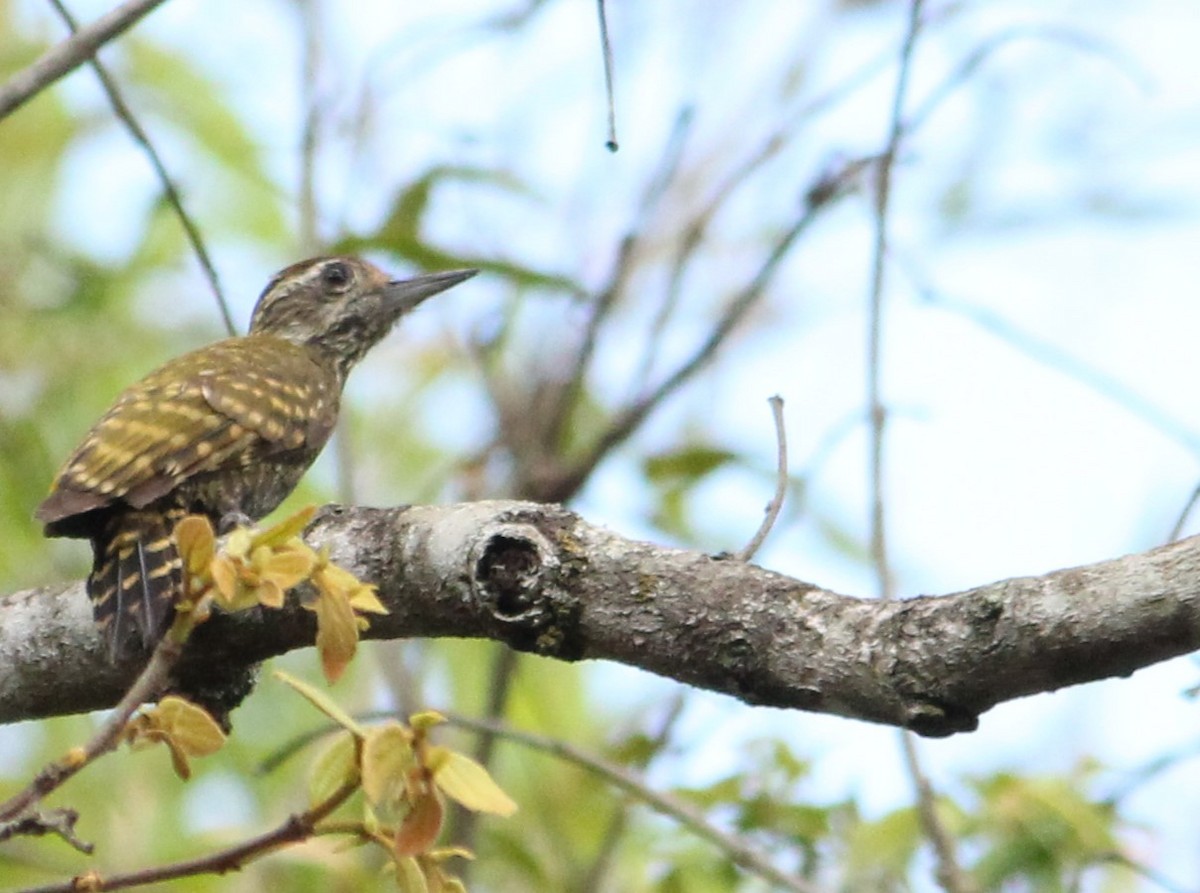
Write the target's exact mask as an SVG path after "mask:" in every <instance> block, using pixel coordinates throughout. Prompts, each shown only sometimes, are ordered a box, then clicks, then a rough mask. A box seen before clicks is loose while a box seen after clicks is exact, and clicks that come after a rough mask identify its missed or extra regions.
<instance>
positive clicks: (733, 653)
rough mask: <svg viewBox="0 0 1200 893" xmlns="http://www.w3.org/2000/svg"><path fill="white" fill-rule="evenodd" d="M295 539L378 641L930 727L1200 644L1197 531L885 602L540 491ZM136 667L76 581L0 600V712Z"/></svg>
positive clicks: (67, 697)
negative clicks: (500, 649)
mask: <svg viewBox="0 0 1200 893" xmlns="http://www.w3.org/2000/svg"><path fill="white" fill-rule="evenodd" d="M308 539H309V542H311V543H312V544H314V545H322V544H327V545H328V546H329V547H330V548H331V550H332V553H333V556H334V558H335V560H337V561H338V562H339V563H341V564H344V565H345V566H347V567H349V568H350V569H352V570H354V571H355V572H357V573H358V574H359V575H360V576H361V577H362V578H363V579H366V580H370V581H372V582H375V583H377V584H378V585H379V589H380V595H381V597H382V598H383V600H384V602H385V603H386V604H387V606H388V608H389V609H390V611H391V613H390V614H389V615H387V616H386V617H379V618H374V617H373V618H372V623H371V629H370V631H369V633H368V636H369V637H371V638H402V637H403V638H414V637H432V636H457V637H468V638H490V639H496V640H498V641H502V642H506V643H507V644H509V645H510V646H511V647H513V648H516V649H519V650H522V651H531V652H535V653H538V654H542V655H545V656H549V657H555V658H559V659H562V660H581V659H589V658H601V659H607V660H615V661H619V662H621V663H625V664H629V665H631V666H637V667H642V668H644V669H646V670H650V671H652V672H654V673H658V674H660V675H663V676H669V677H671V678H673V679H677V680H679V681H681V682H685V683H688V684H691V685H696V686H700V687H702V688H708V689H712V690H714V691H720V692H725V693H727V694H730V695H733V696H734V697H737V698H740V699H741V700H743V701H745V702H747V703H750V704H764V705H770V706H774V707H783V708H794V709H800V710H812V711H820V712H824V713H833V714H838V715H841V716H846V717H851V718H856V719H865V720H871V721H874V722H881V723H888V724H891V725H896V726H904V727H907V728H910V729H913V730H914V731H917V732H919V733H921V734H924V735H948V734H951V733H953V732H960V731H967V730H970V729H973V728H974V727H975V725H976V723H977V721H978V717H979V715H980V714H981V713H983V712H984V711H985V710H987V709H988V708H990V707H992V706H993V705H995V704H997V703H1000V702H1001V701H1006V700H1009V699H1012V698H1016V697H1020V696H1022V695H1027V694H1032V693H1034V692H1042V691H1052V690H1054V689H1057V688H1061V687H1062V686H1065V685H1072V684H1075V683H1079V682H1086V681H1089V680H1094V679H1101V678H1104V677H1108V676H1122V675H1128V674H1130V673H1132V672H1133V671H1134V670H1136V669H1138V668H1139V667H1144V666H1147V665H1149V664H1152V663H1155V662H1157V661H1161V660H1164V659H1166V658H1169V657H1173V656H1175V655H1179V654H1183V653H1186V652H1188V651H1191V650H1193V649H1195V648H1197V647H1200V538H1194V539H1190V540H1185V541H1183V542H1180V543H1176V544H1174V545H1170V546H1166V547H1163V548H1160V549H1156V550H1153V551H1151V552H1146V553H1143V554H1139V555H1132V556H1127V557H1124V558H1118V559H1115V560H1112V561H1105V562H1101V563H1099V564H1094V565H1090V566H1087V567H1082V568H1073V569H1069V570H1062V571H1056V572H1054V573H1051V574H1047V575H1045V576H1042V577H1023V578H1017V579H1012V580H1004V581H1001V582H998V583H991V584H988V585H985V586H980V587H978V588H976V589H972V590H968V591H966V592H960V593H955V594H952V595H943V596H936V597H931V596H925V597H920V598H913V599H906V600H902V601H895V602H879V601H873V600H863V599H858V598H853V597H850V596H845V595H839V594H837V593H834V592H829V591H827V590H823V589H820V588H818V587H816V586H814V585H812V584H810V583H804V582H802V581H799V580H794V579H791V578H789V577H785V576H783V575H781V574H776V573H772V572H770V571H766V570H763V569H762V568H759V567H756V566H754V565H749V564H743V563H740V562H736V561H729V560H720V559H718V558H714V557H711V556H708V555H704V554H701V553H697V552H687V551H683V550H678V549H667V548H663V547H660V546H655V545H652V544H650V543H644V542H636V541H631V540H627V539H624V538H622V537H620V536H617V535H616V534H614V533H612V532H610V531H607V530H604V529H602V528H599V527H596V526H593V525H590V524H588V523H587V522H585V521H584V520H583V519H581V518H580V517H579V516H577V515H575V514H574V513H572V512H569V511H566V510H564V509H562V508H560V507H558V506H552V505H538V504H533V503H521V502H479V503H470V504H464V505H453V506H418V507H411V508H397V509H366V508H338V507H330V508H328V509H326V510H325V511H324V512H323V513H322V515H321V516H320V517H319V518H318V520H317V522H316V523H315V524H314V525H313V527H312V529H311V530H310V533H309V535H308ZM313 635H314V625H313V619H312V616H311V615H310V614H309V613H308V612H307V611H304V610H303V609H301V608H299V607H297V606H296V605H294V604H292V605H289V607H287V608H285V609H283V610H281V611H268V610H259V611H254V612H249V613H247V614H244V615H238V616H233V617H229V616H225V617H217V618H214V619H213V620H211V621H210V622H209V623H207V624H205V626H203V627H202V628H200V629H199V630H198V631H197V634H196V636H195V637H194V639H193V641H192V642H191V643H189V646H188V655H187V657H185V662H186V663H189V664H190V665H191V667H190V670H189V675H192V674H195V673H199V674H201V675H203V674H204V673H205V667H206V666H207V667H222V668H223V669H224V670H226V671H228V670H230V669H231V668H234V667H239V668H240V667H245V666H247V665H249V664H252V663H254V662H256V661H259V660H263V659H265V658H268V657H272V656H274V655H277V654H282V653H283V652H285V651H289V650H291V649H294V648H300V647H304V646H306V645H308V644H310V643H311V642H312V640H313ZM135 671H136V666H133V665H125V666H120V667H110V666H108V665H107V664H106V662H105V657H104V653H103V648H102V646H101V642H100V639H99V637H98V635H97V634H96V632H95V630H94V627H93V626H92V623H91V618H90V612H89V609H88V605H87V600H86V598H85V597H84V593H83V585H82V583H75V584H71V585H69V586H56V587H46V588H42V589H37V590H29V591H25V592H19V593H15V594H13V595H9V596H6V597H4V598H0V722H11V721H14V720H19V719H27V718H36V717H44V716H51V715H56V714H62V713H73V712H78V711H81V710H91V709H97V708H102V707H108V706H111V705H112V704H114V703H115V702H116V701H117V700H118V698H119V697H120V695H121V694H122V692H123V690H124V688H125V686H127V685H128V684H129V682H130V680H131V679H132V677H133V675H134V673H135Z"/></svg>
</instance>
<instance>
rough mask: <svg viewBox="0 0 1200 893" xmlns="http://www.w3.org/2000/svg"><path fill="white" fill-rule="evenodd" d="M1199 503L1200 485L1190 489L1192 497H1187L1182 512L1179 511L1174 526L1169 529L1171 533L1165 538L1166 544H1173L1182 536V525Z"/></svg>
mask: <svg viewBox="0 0 1200 893" xmlns="http://www.w3.org/2000/svg"><path fill="white" fill-rule="evenodd" d="M1197 502H1200V484H1197V485H1196V486H1195V487H1194V488H1192V495H1191V496H1189V497H1188V501H1187V502H1186V503H1185V504H1184V506H1183V510H1182V511H1180V513H1179V517H1178V518H1176V519H1175V524H1174V526H1172V527H1171V533H1170V534H1169V535H1168V536H1167V542H1168V543H1173V542H1175V540H1177V539H1179V537H1180V536H1182V535H1183V525H1184V524H1186V523H1187V519H1188V516H1189V515H1190V514H1191V513H1192V509H1194V508H1195V507H1196V503H1197Z"/></svg>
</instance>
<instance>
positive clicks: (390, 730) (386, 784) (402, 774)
mask: <svg viewBox="0 0 1200 893" xmlns="http://www.w3.org/2000/svg"><path fill="white" fill-rule="evenodd" d="M415 764H416V755H415V754H414V753H413V747H412V736H411V734H410V733H409V732H408V730H407V729H405V728H404V727H403V726H402V725H400V723H397V722H391V723H387V724H386V725H383V726H378V727H376V728H373V729H368V730H367V737H366V738H364V739H363V750H362V779H363V793H365V794H366V795H367V799H368V800H370V801H371V804H372V805H373V806H375V807H377V808H381V809H383V810H384V811H387V809H388V808H392V807H394V806H395V804H396V803H398V802H399V800H400V799H401V797H403V795H404V792H405V784H406V779H407V774H408V771H409V769H411V768H412V767H413V766H414V765H415Z"/></svg>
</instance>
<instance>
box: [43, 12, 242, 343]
mask: <svg viewBox="0 0 1200 893" xmlns="http://www.w3.org/2000/svg"><path fill="white" fill-rule="evenodd" d="M50 5H51V6H53V7H54V9H55V11H56V12H57V13H58V14H59V16H60V17H61V18H62V20H63V21H64V22H65V23H66V25H67V27H68V28H70V29H71V33H72V34H78V33H79V24H78V23H77V22H76V21H75V17H74V16H73V15H71V12H70V10H68V9H67V7H66V6H64V5H63V3H62V0H50ZM89 64H90V65H91V66H92V70H93V71H95V72H96V78H97V79H98V80H99V81H100V86H101V87H103V88H104V93H105V95H107V96H108V102H109V104H110V105H111V106H112V108H113V112H114V113H115V114H116V116H117V118H118V119H119V120H120V121H121V123H122V124H124V125H125V129H126V130H128V131H129V135H130V136H132V137H133V141H134V142H135V143H137V144H138V145H139V146H140V147H141V149H142V151H143V152H145V153H146V157H147V158H148V159H149V161H150V166H151V167H152V168H154V173H155V175H156V176H157V177H158V181H159V183H160V184H161V185H162V191H163V196H164V197H165V198H166V200H167V204H169V205H170V206H171V210H172V211H174V212H175V216H176V217H177V218H179V224H180V226H182V227H183V233H184V235H185V236H186V237H187V240H188V244H189V245H191V247H192V253H193V254H195V255H196V260H197V261H198V262H199V263H200V270H201V271H202V272H203V273H204V278H205V279H206V280H208V287H209V290H211V291H212V293H213V298H214V299H215V300H216V302H217V309H218V310H219V311H220V312H221V320H222V322H223V323H224V324H225V331H227V332H228V333H229V334H230V335H236V334H237V326H236V325H234V322H233V314H231V313H230V312H229V302H228V301H226V300H225V293H224V292H223V291H222V290H221V282H220V280H219V279H218V278H217V270H216V268H215V267H214V266H213V262H212V258H210V257H209V256H208V249H207V248H206V247H205V246H204V238H203V237H202V236H201V235H200V228H199V227H197V226H196V224H195V222H194V221H193V220H192V218H191V216H190V215H189V214H188V213H187V211H185V210H184V207H183V197H182V196H181V195H180V194H179V189H178V188H177V187H176V186H175V181H174V180H172V179H171V176H170V174H168V173H167V167H166V165H165V164H163V160H162V157H161V156H160V155H159V154H158V150H157V149H155V148H154V143H152V142H151V141H150V134H148V133H147V132H146V130H145V128H143V127H142V125H141V124H140V123H139V122H138V120H137V118H136V117H135V116H134V114H133V111H132V110H131V109H130V108H129V105H128V104H127V103H126V102H125V99H124V97H122V96H121V90H120V88H119V87H118V86H117V83H116V81H114V80H113V79H112V77H111V76H110V75H109V73H108V69H106V68H105V67H104V65H102V64H101V62H100V60H99V59H97V58H95V57H92V59H91V60H90V62H89Z"/></svg>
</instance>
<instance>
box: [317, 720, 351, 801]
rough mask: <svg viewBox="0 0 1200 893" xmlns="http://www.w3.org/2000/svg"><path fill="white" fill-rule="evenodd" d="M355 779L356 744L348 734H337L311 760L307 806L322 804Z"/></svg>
mask: <svg viewBox="0 0 1200 893" xmlns="http://www.w3.org/2000/svg"><path fill="white" fill-rule="evenodd" d="M357 778H358V742H357V740H356V739H355V737H354V735H353V734H351V733H349V732H347V733H345V734H338V735H337V736H335V737H334V739H333V740H332V741H330V742H329V744H328V745H327V746H326V747H325V748H324V749H323V750H322V751H321V752H320V753H319V754H318V755H317V758H316V759H315V760H313V764H312V769H311V770H309V776H308V802H309V804H310V805H312V806H317V805H318V804H320V803H324V802H325V801H326V800H328V799H329V798H330V797H332V796H333V795H334V794H335V793H337V791H338V790H340V789H341V788H342V786H343V785H346V784H350V783H352V782H354V781H355V780H356V779H357Z"/></svg>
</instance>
